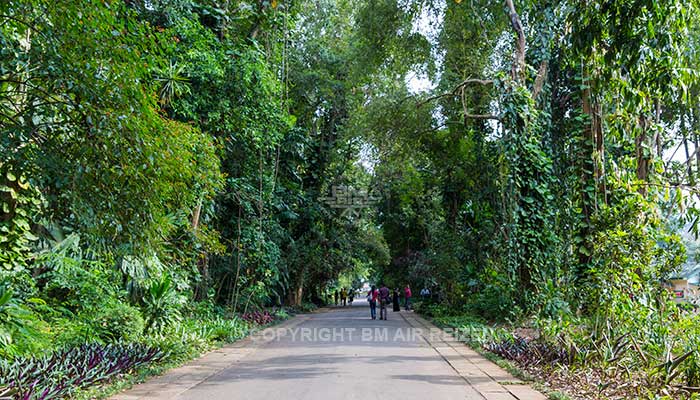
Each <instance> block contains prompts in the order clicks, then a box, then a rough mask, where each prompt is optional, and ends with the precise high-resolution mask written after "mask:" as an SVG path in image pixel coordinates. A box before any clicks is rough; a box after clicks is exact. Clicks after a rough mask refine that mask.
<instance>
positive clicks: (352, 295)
mask: <svg viewBox="0 0 700 400" xmlns="http://www.w3.org/2000/svg"><path fill="white" fill-rule="evenodd" d="M353 300H355V290H353V289H350V290H349V291H348V303H349V304H350V305H352V302H353Z"/></svg>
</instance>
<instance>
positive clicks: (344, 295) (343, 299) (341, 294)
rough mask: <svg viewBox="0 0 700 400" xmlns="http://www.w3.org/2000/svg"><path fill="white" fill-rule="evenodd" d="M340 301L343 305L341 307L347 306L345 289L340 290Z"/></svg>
mask: <svg viewBox="0 0 700 400" xmlns="http://www.w3.org/2000/svg"><path fill="white" fill-rule="evenodd" d="M340 301H341V302H342V303H343V307H345V306H346V305H347V301H348V292H347V291H346V290H345V288H342V289H340Z"/></svg>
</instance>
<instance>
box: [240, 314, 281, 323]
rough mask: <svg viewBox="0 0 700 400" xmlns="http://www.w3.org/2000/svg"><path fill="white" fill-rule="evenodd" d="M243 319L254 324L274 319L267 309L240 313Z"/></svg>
mask: <svg viewBox="0 0 700 400" xmlns="http://www.w3.org/2000/svg"><path fill="white" fill-rule="evenodd" d="M241 318H242V319H243V320H244V321H248V322H250V323H253V324H256V325H267V324H269V323H271V322H272V321H274V320H275V318H274V317H273V316H272V314H270V313H269V312H268V311H253V312H248V313H245V314H243V315H241Z"/></svg>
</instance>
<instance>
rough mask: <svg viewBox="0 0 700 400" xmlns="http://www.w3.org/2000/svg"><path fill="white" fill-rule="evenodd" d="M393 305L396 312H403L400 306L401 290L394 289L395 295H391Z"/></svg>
mask: <svg viewBox="0 0 700 400" xmlns="http://www.w3.org/2000/svg"><path fill="white" fill-rule="evenodd" d="M391 300H392V304H393V305H394V312H396V311H401V307H400V306H399V288H394V293H393V294H392V295H391Z"/></svg>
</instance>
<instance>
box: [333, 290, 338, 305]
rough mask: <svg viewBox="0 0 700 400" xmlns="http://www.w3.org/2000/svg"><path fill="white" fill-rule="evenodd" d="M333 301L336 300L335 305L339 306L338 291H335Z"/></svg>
mask: <svg viewBox="0 0 700 400" xmlns="http://www.w3.org/2000/svg"><path fill="white" fill-rule="evenodd" d="M333 299H334V300H335V305H336V306H337V305H338V289H335V292H333Z"/></svg>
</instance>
